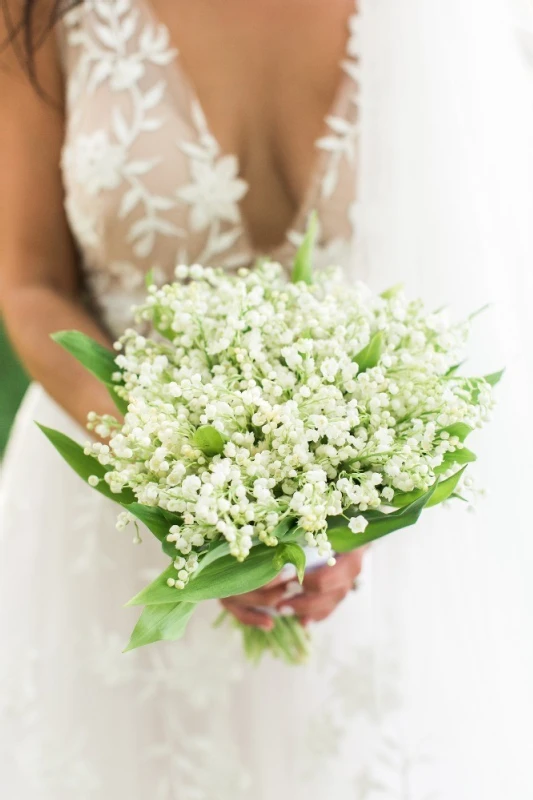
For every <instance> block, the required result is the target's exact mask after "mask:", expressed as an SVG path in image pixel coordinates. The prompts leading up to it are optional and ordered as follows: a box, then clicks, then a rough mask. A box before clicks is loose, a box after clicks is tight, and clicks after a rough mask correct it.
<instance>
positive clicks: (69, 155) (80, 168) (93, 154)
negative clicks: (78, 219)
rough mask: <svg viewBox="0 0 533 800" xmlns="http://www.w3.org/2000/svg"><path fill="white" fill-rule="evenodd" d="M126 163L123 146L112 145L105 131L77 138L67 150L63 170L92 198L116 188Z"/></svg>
mask: <svg viewBox="0 0 533 800" xmlns="http://www.w3.org/2000/svg"><path fill="white" fill-rule="evenodd" d="M124 162H125V153H124V149H123V147H121V146H120V145H117V144H112V143H111V141H110V140H109V136H108V134H107V132H106V131H103V130H97V131H95V132H94V133H90V134H83V135H80V136H78V137H77V138H76V139H75V140H74V142H73V143H72V145H71V146H70V147H67V148H65V152H64V159H63V163H64V169H65V170H66V171H67V172H69V173H70V174H71V175H72V177H73V179H74V180H75V181H76V183H79V184H81V185H83V186H84V188H85V191H86V192H87V193H88V194H91V195H97V194H98V193H99V192H101V191H102V190H103V189H116V188H117V186H119V185H120V183H121V180H122V168H123V167H124Z"/></svg>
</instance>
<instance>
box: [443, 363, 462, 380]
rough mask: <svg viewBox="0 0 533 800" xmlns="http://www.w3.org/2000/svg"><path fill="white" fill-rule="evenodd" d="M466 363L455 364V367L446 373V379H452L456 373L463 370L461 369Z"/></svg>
mask: <svg viewBox="0 0 533 800" xmlns="http://www.w3.org/2000/svg"><path fill="white" fill-rule="evenodd" d="M464 363H465V362H464V361H460V362H459V363H458V364H454V365H453V367H450V369H449V370H448V372H447V373H446V375H445V377H446V378H451V377H452V376H453V375H455V373H456V372H457V371H458V370H460V369H461V367H462V366H463V364H464Z"/></svg>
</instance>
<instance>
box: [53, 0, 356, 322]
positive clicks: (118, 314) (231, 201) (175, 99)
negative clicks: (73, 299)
mask: <svg viewBox="0 0 533 800" xmlns="http://www.w3.org/2000/svg"><path fill="white" fill-rule="evenodd" d="M148 1H149V0H117V2H114V3H110V2H108V0H88V2H85V3H84V4H83V6H82V7H79V8H75V9H73V10H72V11H70V12H69V13H68V14H67V15H66V16H65V18H64V20H63V21H62V23H61V26H60V29H59V37H60V38H59V42H60V49H61V54H62V60H63V66H64V72H65V79H66V85H67V97H68V115H67V116H68V126H67V132H66V138H65V145H64V150H63V158H62V169H63V178H64V185H65V192H66V209H67V214H68V218H69V221H70V224H71V227H72V230H73V232H74V235H75V237H76V240H77V243H78V245H79V248H80V251H81V255H82V262H83V266H84V268H85V269H86V273H87V278H88V284H89V287H90V289H91V291H92V294H93V295H94V299H95V300H96V302H97V304H98V306H99V307H100V309H101V311H102V313H103V315H104V319H105V321H106V323H107V324H108V326H110V327H111V328H112V329H113V330H115V331H120V329H121V328H122V327H124V325H125V323H126V322H127V320H128V317H129V311H130V307H131V305H132V303H133V302H134V301H136V300H138V299H139V298H140V296H141V295H142V291H143V287H144V280H143V278H144V273H146V272H147V271H148V270H149V269H153V270H154V274H155V276H156V279H159V280H161V281H163V280H169V279H171V278H172V274H173V268H174V266H175V265H176V263H177V262H186V263H192V262H200V263H204V264H210V265H211V266H223V267H224V268H228V269H231V268H235V267H239V266H243V265H247V264H250V263H252V262H253V261H254V260H255V258H256V257H257V256H258V255H260V253H258V252H257V251H256V250H254V246H253V244H252V241H251V237H250V234H249V232H248V230H247V226H246V223H245V220H244V219H243V216H242V213H241V209H240V206H239V201H240V200H241V199H242V198H243V196H244V195H245V194H246V192H247V190H248V186H247V184H246V182H245V181H244V180H243V178H242V177H241V175H240V168H239V162H238V159H237V158H236V156H235V155H232V154H227V153H223V152H221V148H220V147H219V145H218V143H217V141H216V139H215V137H214V136H213V135H212V133H211V131H210V130H209V126H208V123H207V120H206V117H205V115H204V113H203V111H202V108H201V105H200V103H199V101H198V98H197V96H196V94H195V91H194V89H193V87H192V84H191V82H190V81H189V80H188V77H187V75H186V74H185V72H184V70H183V69H182V65H181V63H180V56H179V53H178V52H177V51H176V50H174V49H172V47H171V45H170V41H169V38H170V37H169V32H168V30H167V28H166V27H165V26H164V25H162V24H160V23H159V22H158V21H157V20H156V19H155V17H154V14H153V11H152V8H151V7H150V6H149V5H148ZM347 23H348V25H347V27H348V29H347V34H346V39H347V44H346V52H345V57H344V58H343V60H342V63H341V65H340V69H339V86H338V89H337V92H336V95H335V98H334V101H333V105H332V108H331V109H330V113H329V114H328V115H327V117H326V119H325V120H324V124H323V132H322V135H321V136H320V138H319V139H318V140H317V142H316V158H315V163H314V169H313V171H312V174H311V176H310V177H309V182H308V186H307V190H306V192H305V196H304V199H303V201H302V204H301V206H300V208H299V210H298V211H297V214H296V216H295V218H294V219H293V221H292V224H291V226H290V228H289V230H288V231H287V232H286V234H285V237H284V240H283V241H282V242H281V243H280V244H279V246H278V247H276V248H275V249H274V250H273V251H272V253H271V255H272V256H273V257H275V258H276V259H278V260H280V261H281V262H282V263H285V264H289V263H290V261H291V259H292V257H293V255H294V252H295V248H296V247H297V245H298V244H299V242H300V240H301V237H302V233H303V230H304V229H305V224H306V220H307V217H308V214H309V212H310V211H311V210H312V209H316V210H317V212H318V214H319V219H320V246H321V257H322V259H323V260H325V261H326V262H330V263H332V262H341V263H342V262H345V261H346V260H347V259H348V258H349V255H350V251H351V241H352V238H353V233H354V226H355V196H354V186H355V180H354V176H355V168H356V150H357V132H358V129H357V88H358V81H357V69H358V65H357V57H356V27H357V20H356V18H355V15H354V16H353V17H352V18H350V19H349V20H348V21H347Z"/></svg>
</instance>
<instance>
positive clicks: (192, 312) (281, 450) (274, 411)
mask: <svg viewBox="0 0 533 800" xmlns="http://www.w3.org/2000/svg"><path fill="white" fill-rule="evenodd" d="M228 174H229V173H228ZM115 269H116V271H117V273H118V274H121V272H122V271H124V272H125V273H126V274H129V267H128V265H122V264H115ZM176 277H177V278H178V281H177V282H176V283H173V284H169V285H165V286H162V287H161V288H157V287H155V286H152V287H151V288H150V290H149V295H148V299H147V300H146V302H145V303H144V305H142V306H141V307H140V308H139V309H138V311H137V322H138V323H139V324H142V325H143V326H145V327H146V330H147V333H146V336H142V335H139V333H138V332H137V331H135V330H133V329H129V330H127V331H126V332H125V334H124V335H123V336H122V338H121V339H120V342H119V343H118V353H117V355H116V364H117V369H120V370H122V378H123V385H121V386H118V387H117V393H118V394H119V395H120V396H121V398H122V399H123V400H125V401H127V404H128V411H127V413H126V414H125V421H124V424H123V425H120V424H119V423H118V422H116V421H114V420H113V419H112V418H110V417H103V418H99V417H98V416H97V415H92V416H91V418H90V423H89V424H90V427H91V428H92V429H94V430H96V431H97V432H99V433H100V435H101V436H105V437H109V438H110V445H103V444H98V443H97V444H93V445H92V446H91V445H89V446H88V448H87V450H86V451H87V452H88V453H92V454H93V455H94V457H95V458H97V459H98V461H99V462H100V464H102V465H103V466H105V467H106V468H107V471H106V473H105V477H104V478H103V480H105V482H106V483H107V484H108V485H109V486H110V488H111V490H112V491H113V492H121V491H122V490H123V489H124V488H128V489H130V490H131V491H132V492H133V494H134V495H135V497H136V499H137V501H138V502H139V503H141V504H144V505H147V506H153V507H158V508H159V509H160V510H161V511H162V512H164V513H165V514H166V515H168V514H170V515H175V516H174V524H172V525H171V527H170V531H169V534H168V537H167V543H168V546H169V547H170V548H172V549H175V551H176V552H175V555H174V559H173V560H172V563H173V564H174V569H175V573H174V574H171V575H170V576H167V577H169V585H171V586H173V587H176V588H177V589H180V588H183V587H184V586H185V585H186V584H187V581H188V580H189V577H190V575H191V574H192V573H193V572H194V571H195V570H196V569H197V568H198V565H199V564H200V560H201V558H202V557H203V554H204V553H205V551H206V550H207V548H208V547H210V545H211V543H212V542H218V541H221V540H225V541H226V543H227V546H228V550H229V552H230V554H231V555H233V556H234V557H235V558H237V559H239V560H244V559H245V558H247V556H248V555H249V553H250V550H251V549H252V547H253V545H254V537H257V540H259V541H260V542H262V543H264V544H265V545H267V546H269V547H275V546H276V545H277V544H278V542H279V541H280V539H281V538H282V536H283V535H284V528H286V526H287V525H288V527H289V528H290V527H291V526H292V527H293V528H299V529H300V531H302V534H301V542H302V544H307V545H309V546H310V547H313V548H316V551H317V553H318V554H319V556H321V557H324V558H325V559H326V560H327V561H328V563H333V554H332V546H331V543H330V541H329V538H328V518H329V517H331V516H339V515H342V514H345V513H346V511H347V510H348V509H351V512H350V513H353V514H354V516H352V517H351V518H350V520H349V522H348V526H349V529H350V530H351V531H352V532H353V533H354V534H361V533H363V532H364V531H365V529H366V527H367V521H366V519H365V512H366V511H368V510H370V509H378V508H380V506H382V505H385V504H391V503H392V502H393V501H394V498H395V496H396V495H397V493H399V492H404V493H405V492H412V491H419V492H425V491H427V490H428V489H429V488H430V487H431V486H433V485H434V483H435V481H436V480H437V478H438V477H439V475H441V474H442V475H443V476H444V477H447V475H448V473H447V470H448V468H449V469H450V474H453V473H454V472H456V470H457V463H456V462H455V461H454V454H456V453H459V452H460V451H461V449H462V447H463V445H462V441H461V438H460V432H461V430H462V429H463V428H464V426H465V425H468V426H469V427H479V426H481V425H482V424H483V422H484V421H485V420H486V419H487V417H488V415H489V413H490V410H491V408H492V405H493V399H492V390H491V387H490V386H489V385H488V384H487V383H486V382H485V381H484V380H482V379H465V378H461V377H456V376H451V375H450V374H449V370H450V368H451V367H453V365H454V364H457V363H458V362H460V361H461V351H462V348H463V344H464V341H465V336H466V330H465V328H464V326H454V325H453V324H451V323H450V322H449V321H448V320H447V319H446V318H445V317H441V316H439V318H438V320H436V318H435V315H428V314H426V313H425V310H424V308H423V306H422V304H421V303H410V302H408V301H407V299H406V298H405V297H404V296H403V294H401V293H399V294H396V295H395V296H394V297H391V298H382V297H375V296H373V295H372V294H371V293H370V292H369V290H368V289H366V288H365V287H362V286H355V287H346V286H345V285H343V284H342V283H341V282H339V280H338V279H337V277H336V276H335V275H333V274H332V273H328V272H324V273H320V274H319V275H318V276H317V278H316V280H315V282H314V283H313V284H312V285H311V286H307V285H306V284H304V283H298V284H288V283H287V282H286V280H285V278H284V272H283V269H282V267H281V266H280V265H279V264H272V263H265V264H262V265H261V266H260V267H258V268H257V269H256V270H255V271H246V270H244V271H242V272H241V273H240V274H239V275H238V276H231V275H229V274H228V273H225V272H223V271H216V270H212V269H206V268H204V267H202V266H201V265H198V264H196V265H193V266H191V267H185V266H180V267H179V268H178V269H177V271H176ZM132 281H134V282H135V281H136V276H132ZM182 281H186V282H182ZM377 332H379V333H380V336H381V340H382V343H381V352H380V354H379V358H376V359H375V360H374V362H373V363H371V364H366V365H365V364H362V365H361V367H360V368H359V365H358V363H357V359H358V356H359V354H360V353H361V351H362V350H363V349H364V348H366V347H367V345H369V343H370V342H371V341H372V339H373V338H374V336H375V335H376V333H377ZM205 426H209V427H211V428H212V429H213V430H212V431H211V435H210V436H209V435H207V432H205V433H206V435H207V439H206V441H207V440H209V441H210V443H209V444H208V445H206V446H205V449H202V447H200V446H199V441H201V440H202V438H203V437H200V438H198V437H197V436H196V431H197V430H198V428H202V427H205ZM450 426H451V427H450ZM442 467H444V469H442ZM437 468H439V470H438V472H439V475H437V473H436V470H437ZM467 489H468V484H465V485H464V487H461V491H466V490H467ZM123 521H124V518H121V523H122V522H123ZM171 521H172V517H171ZM280 530H281V533H280ZM166 551H167V552H168V548H167V550H166Z"/></svg>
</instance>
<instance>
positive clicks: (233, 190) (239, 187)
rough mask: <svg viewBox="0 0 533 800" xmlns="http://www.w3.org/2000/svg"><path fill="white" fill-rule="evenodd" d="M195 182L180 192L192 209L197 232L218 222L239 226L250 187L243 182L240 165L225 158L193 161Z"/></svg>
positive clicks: (231, 159)
mask: <svg viewBox="0 0 533 800" xmlns="http://www.w3.org/2000/svg"><path fill="white" fill-rule="evenodd" d="M191 177H192V179H193V182H192V183H190V184H189V185H188V186H184V187H183V188H182V189H178V191H177V195H178V197H179V198H180V200H183V201H184V202H186V203H188V204H189V205H190V206H191V214H190V223H191V228H192V229H193V230H194V231H203V230H205V229H206V228H207V227H209V225H210V224H211V223H212V222H214V221H215V220H222V221H224V222H231V223H233V224H238V222H239V220H240V214H239V206H238V205H237V204H238V202H239V200H241V198H242V197H244V195H245V194H246V192H247V190H248V185H247V183H246V181H244V180H242V178H239V162H238V160H237V158H236V157H235V156H232V155H225V156H220V157H219V158H213V159H212V161H211V160H210V161H203V160H201V159H191Z"/></svg>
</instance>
